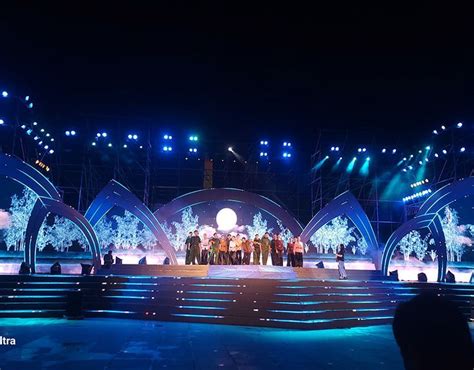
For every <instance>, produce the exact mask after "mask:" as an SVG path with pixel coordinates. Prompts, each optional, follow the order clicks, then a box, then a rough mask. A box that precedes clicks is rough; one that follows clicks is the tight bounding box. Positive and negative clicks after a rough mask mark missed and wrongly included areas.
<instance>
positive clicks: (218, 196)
mask: <svg viewBox="0 0 474 370" xmlns="http://www.w3.org/2000/svg"><path fill="white" fill-rule="evenodd" d="M211 201H231V202H241V203H246V204H251V205H253V206H255V207H257V208H260V209H262V210H263V211H265V212H268V213H270V214H271V215H272V216H274V217H275V218H276V219H279V220H280V221H282V222H283V224H284V225H285V226H286V227H287V228H288V230H290V231H291V233H292V234H293V235H300V234H301V231H302V229H303V228H302V226H301V224H300V223H299V222H298V221H297V220H296V219H295V218H294V217H293V216H292V215H291V214H290V213H289V212H288V211H287V210H286V209H284V208H283V207H281V206H280V205H279V204H277V203H275V202H274V201H272V200H270V199H268V198H266V197H264V196H262V195H259V194H255V193H250V192H247V191H245V190H241V189H234V188H213V189H203V190H197V191H193V192H191V193H187V194H184V195H181V196H179V197H177V198H175V199H173V200H172V201H171V202H169V203H167V204H165V205H164V206H163V207H161V208H159V209H158V210H156V211H155V216H156V217H157V218H158V219H159V220H160V221H161V222H164V221H165V220H166V219H167V218H169V217H171V216H173V215H174V214H176V213H178V212H180V211H182V210H183V209H185V208H187V207H192V206H194V205H196V204H199V203H204V202H211Z"/></svg>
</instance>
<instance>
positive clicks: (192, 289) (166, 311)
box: [0, 266, 474, 329]
mask: <svg viewBox="0 0 474 370" xmlns="http://www.w3.org/2000/svg"><path fill="white" fill-rule="evenodd" d="M154 267H155V268H156V267H159V266H154ZM216 267H221V268H222V269H223V270H226V269H227V270H230V269H234V268H235V267H236V266H216ZM238 267H242V266H238ZM245 267H249V266H245ZM253 267H258V266H253ZM280 269H285V270H287V271H286V273H287V274H290V273H293V274H295V275H296V277H287V276H281V275H284V274H283V273H282V272H281V271H279V270H280ZM160 270H162V271H161V272H162V273H165V272H167V273H168V275H169V276H124V275H121V276H117V275H95V276H76V275H57V276H51V275H39V274H38V275H31V276H28V275H26V276H25V275H22V276H18V275H3V276H0V317H62V316H63V315H64V314H65V312H66V306H67V300H68V295H69V294H70V293H71V292H80V293H78V294H81V295H82V302H83V304H82V305H83V314H84V316H86V317H118V318H134V319H150V320H166V321H186V322H203V323H218V324H233V325H248V326H266V327H279V328H293V329H325V328H347V327H355V326H369V325H378V324H388V323H390V322H391V321H392V317H393V314H394V310H395V308H396V306H397V304H398V303H400V302H402V301H405V300H408V299H410V298H411V297H413V296H414V295H416V294H418V293H419V292H421V291H432V292H435V293H437V294H441V295H445V296H447V297H449V298H450V299H452V300H454V301H456V302H457V303H458V304H459V306H460V308H461V309H462V310H463V312H464V313H465V314H466V316H467V317H469V316H470V306H471V300H472V299H473V297H474V286H473V285H471V284H444V283H443V284H438V283H417V282H410V283H408V282H392V281H387V280H381V279H372V280H370V279H366V280H363V279H360V280H343V281H340V280H337V279H336V280H335V279H331V278H328V279H326V278H324V279H323V278H318V277H315V276H313V275H314V274H318V273H319V274H322V272H318V270H316V269H291V268H288V267H283V268H282V267H273V266H267V267H263V268H262V266H261V267H260V269H259V271H260V270H262V272H266V274H264V275H262V276H265V277H267V278H255V277H229V276H227V277H219V276H207V275H208V274H210V272H209V270H212V268H211V269H206V266H163V268H162V267H160ZM165 270H166V271H165ZM173 270H174V271H173ZM206 270H207V273H206V274H205V271H206ZM217 270H219V269H216V271H217ZM241 270H242V271H239V272H240V273H243V272H245V274H247V275H248V274H249V273H250V272H249V271H250V269H248V270H246V269H245V268H244V269H241ZM289 270H293V271H292V272H291V271H289ZM294 270H298V271H294ZM306 270H315V271H306ZM234 271H235V269H234ZM373 272H374V271H372V272H371V273H373ZM173 273H174V274H175V276H171V275H172V274H173ZM185 273H186V274H187V275H188V276H185ZM220 273H221V274H223V271H220ZM228 273H229V274H230V272H228ZM277 273H279V275H280V277H279V278H278V277H274V276H273V275H276V274H277ZM325 273H328V272H327V271H326V272H325ZM349 273H350V276H351V272H349ZM359 273H360V274H361V276H362V273H363V272H359ZM365 273H367V272H365ZM199 274H201V276H200V275H199ZM204 274H205V276H204ZM176 275H182V276H176ZM190 275H192V276H190ZM352 277H354V274H352ZM76 294H77V293H76Z"/></svg>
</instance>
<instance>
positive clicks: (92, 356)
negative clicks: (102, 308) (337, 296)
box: [0, 318, 403, 370]
mask: <svg viewBox="0 0 474 370" xmlns="http://www.w3.org/2000/svg"><path fill="white" fill-rule="evenodd" d="M0 327H1V329H0V330H1V331H0V335H3V336H9V337H15V338H16V341H17V346H16V347H7V346H0V368H1V369H18V370H26V369H28V370H37V369H68V370H76V369H77V370H79V369H80V370H83V369H87V370H98V369H107V370H119V369H130V370H131V369H133V370H141V369H147V370H148V369H203V370H209V369H222V368H224V369H275V368H277V369H282V370H283V369H292V370H293V369H332V370H338V369H341V370H342V369H348V368H350V369H351V370H358V369H360V370H366V369H381V370H384V369H386V370H400V369H403V364H402V359H401V357H400V355H399V351H398V347H397V345H396V343H395V340H394V338H393V335H392V329H391V327H390V326H389V325H384V326H377V327H366V328H353V329H332V330H324V331H305V332H302V331H288V330H281V329H271V328H249V327H242V326H228V325H219V326H216V325H209V324H191V323H173V322H149V321H142V320H121V319H120V320H118V319H98V318H96V319H87V320H82V321H67V320H63V319H0ZM341 348H344V350H343V351H341V350H340V349H341ZM290 352H291V355H290Z"/></svg>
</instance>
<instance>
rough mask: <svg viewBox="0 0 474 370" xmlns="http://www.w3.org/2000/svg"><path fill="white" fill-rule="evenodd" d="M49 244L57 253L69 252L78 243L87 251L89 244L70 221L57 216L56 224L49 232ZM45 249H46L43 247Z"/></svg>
mask: <svg viewBox="0 0 474 370" xmlns="http://www.w3.org/2000/svg"><path fill="white" fill-rule="evenodd" d="M47 237H48V238H49V239H48V243H49V244H51V245H52V246H53V247H54V248H55V249H56V250H57V251H59V252H65V251H69V248H70V247H71V246H72V245H73V243H74V242H75V241H77V242H78V243H79V244H80V245H81V246H83V247H84V248H85V250H86V251H87V250H88V249H89V243H88V242H87V240H86V238H85V237H84V235H83V234H82V232H81V230H80V229H79V228H78V227H77V226H76V225H75V224H74V223H73V222H72V221H71V220H69V219H67V218H64V217H58V216H56V217H55V218H54V223H53V225H52V226H50V227H49V229H48V230H47ZM43 248H44V247H43Z"/></svg>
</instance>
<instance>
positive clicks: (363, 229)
mask: <svg viewBox="0 0 474 370" xmlns="http://www.w3.org/2000/svg"><path fill="white" fill-rule="evenodd" d="M344 214H345V215H346V216H347V217H348V218H349V219H350V220H351V221H352V223H353V224H354V225H355V227H356V228H357V230H359V232H360V234H361V235H362V237H363V238H364V239H365V241H366V242H367V245H368V246H369V248H373V249H375V248H377V238H376V236H375V233H374V229H373V228H372V225H371V224H370V221H369V218H368V217H367V214H366V213H365V212H364V210H363V209H362V207H361V205H360V203H359V202H358V201H357V199H356V198H355V197H354V196H353V195H352V194H351V193H350V192H349V191H346V192H344V193H342V194H340V195H338V196H337V197H336V198H334V199H333V200H332V201H330V202H329V203H328V204H327V205H326V207H324V208H323V209H321V210H320V211H319V212H318V213H316V214H315V215H314V217H313V218H312V219H311V221H309V223H308V225H306V227H305V228H304V230H303V232H302V233H301V241H302V242H303V243H307V242H308V241H309V240H310V238H311V236H312V235H313V234H314V233H315V232H316V231H318V230H319V229H320V228H321V227H323V226H324V225H326V224H327V223H328V222H329V221H331V220H332V219H334V218H336V217H338V216H342V215H344Z"/></svg>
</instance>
